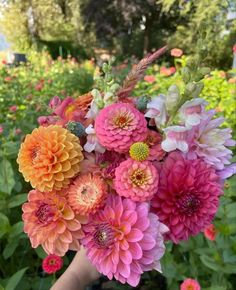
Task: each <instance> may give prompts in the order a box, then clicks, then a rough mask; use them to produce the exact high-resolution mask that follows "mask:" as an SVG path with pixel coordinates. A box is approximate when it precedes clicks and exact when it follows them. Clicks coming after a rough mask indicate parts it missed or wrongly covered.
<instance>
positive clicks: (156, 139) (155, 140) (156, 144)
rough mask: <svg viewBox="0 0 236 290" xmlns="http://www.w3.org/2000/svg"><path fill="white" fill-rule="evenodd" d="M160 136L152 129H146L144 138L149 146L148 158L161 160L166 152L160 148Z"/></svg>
mask: <svg viewBox="0 0 236 290" xmlns="http://www.w3.org/2000/svg"><path fill="white" fill-rule="evenodd" d="M161 142H162V136H161V134H159V133H157V132H156V131H153V130H148V133H147V137H146V139H145V140H144V143H146V144H147V145H148V147H149V157H148V160H150V161H154V160H158V161H160V160H162V159H163V158H164V156H165V154H166V152H165V151H164V150H163V149H162V148H161Z"/></svg>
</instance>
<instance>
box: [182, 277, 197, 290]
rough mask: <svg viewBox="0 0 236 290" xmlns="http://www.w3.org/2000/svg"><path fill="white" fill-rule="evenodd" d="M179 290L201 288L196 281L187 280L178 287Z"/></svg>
mask: <svg viewBox="0 0 236 290" xmlns="http://www.w3.org/2000/svg"><path fill="white" fill-rule="evenodd" d="M180 290H201V287H200V285H199V283H198V281H196V280H194V279H190V278H188V279H185V280H184V282H183V283H182V284H181V285H180Z"/></svg>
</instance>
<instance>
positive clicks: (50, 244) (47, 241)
mask: <svg viewBox="0 0 236 290" xmlns="http://www.w3.org/2000/svg"><path fill="white" fill-rule="evenodd" d="M22 210H23V215H22V218H23V221H24V232H25V233H27V234H28V236H29V238H30V242H31V245H32V247H33V248H37V247H38V246H39V245H42V247H43V248H44V250H45V251H46V252H47V253H48V254H55V255H58V256H64V255H65V253H66V252H67V251H68V250H69V249H70V250H76V251H77V250H79V248H80V244H79V241H78V239H80V238H82V237H83V236H84V234H83V231H82V230H81V224H82V223H83V224H85V223H86V222H87V221H86V218H85V217H81V216H79V215H76V214H75V213H74V211H73V210H72V208H71V207H70V206H69V205H68V203H67V200H66V198H65V196H64V195H62V196H60V195H58V194H56V193H55V192H50V193H46V192H40V191H39V190H31V191H30V192H29V195H28V202H26V203H24V204H23V206H22Z"/></svg>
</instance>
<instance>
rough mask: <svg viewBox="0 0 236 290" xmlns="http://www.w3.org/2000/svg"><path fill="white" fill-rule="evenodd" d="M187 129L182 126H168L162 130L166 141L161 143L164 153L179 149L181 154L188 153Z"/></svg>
mask: <svg viewBox="0 0 236 290" xmlns="http://www.w3.org/2000/svg"><path fill="white" fill-rule="evenodd" d="M188 130H189V128H186V127H183V126H170V127H167V128H165V129H164V132H165V134H166V139H165V140H164V141H162V143H161V147H162V149H163V150H165V151H166V152H171V151H174V150H176V149H179V150H180V151H182V152H183V153H186V152H188V143H187V140H186V139H187V134H186V132H187V131H188Z"/></svg>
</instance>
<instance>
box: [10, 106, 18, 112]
mask: <svg viewBox="0 0 236 290" xmlns="http://www.w3.org/2000/svg"><path fill="white" fill-rule="evenodd" d="M17 109H18V107H17V106H16V105H13V106H11V107H9V111H11V112H13V113H14V112H16V111H17Z"/></svg>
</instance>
